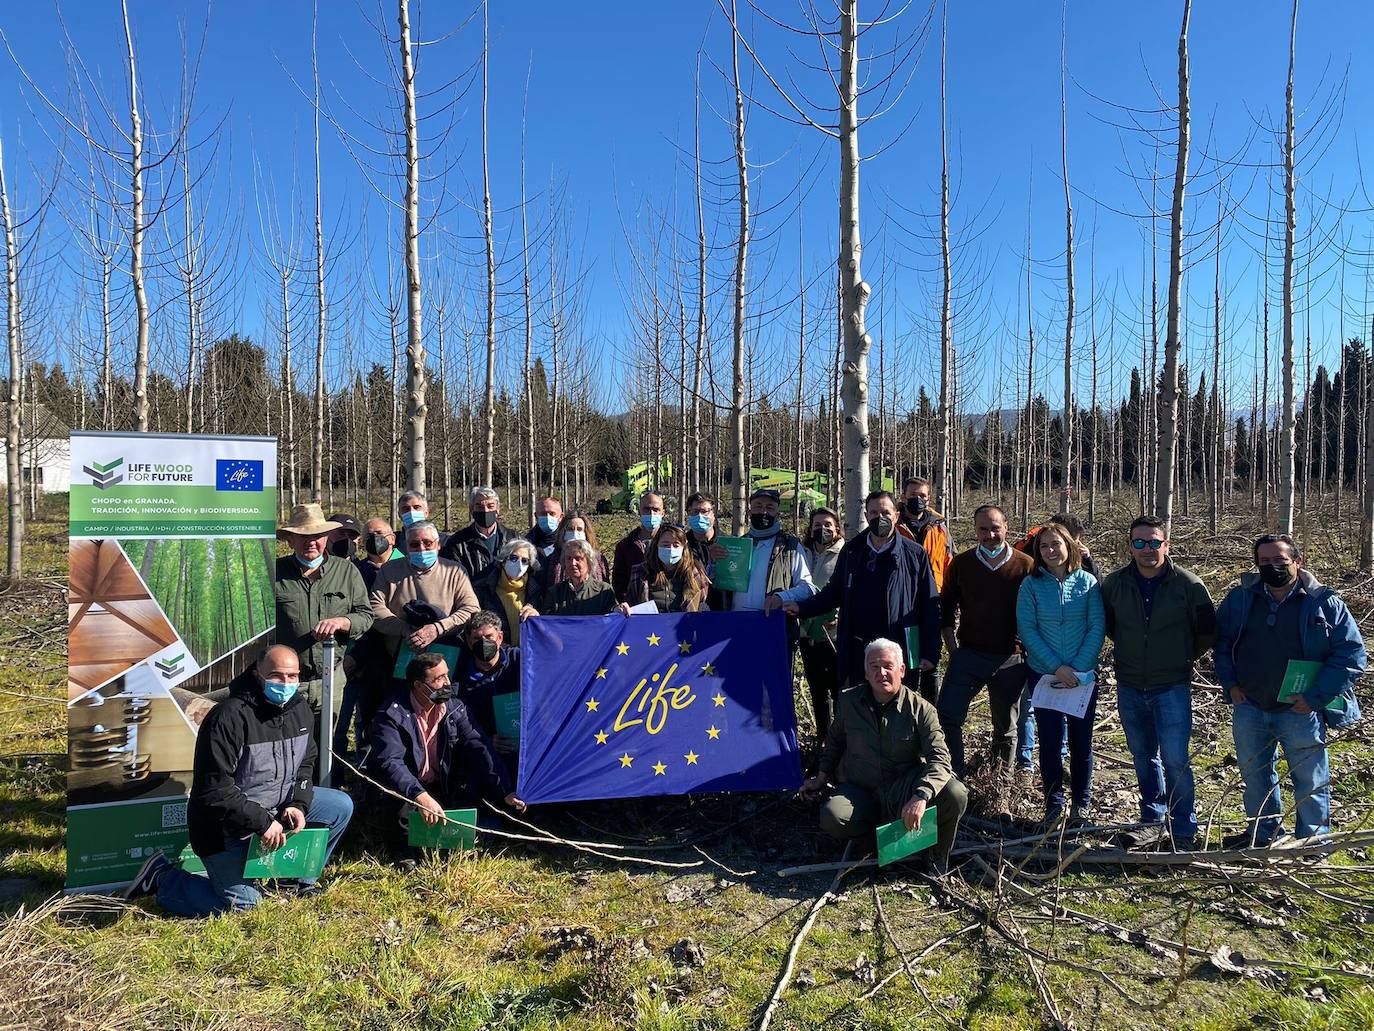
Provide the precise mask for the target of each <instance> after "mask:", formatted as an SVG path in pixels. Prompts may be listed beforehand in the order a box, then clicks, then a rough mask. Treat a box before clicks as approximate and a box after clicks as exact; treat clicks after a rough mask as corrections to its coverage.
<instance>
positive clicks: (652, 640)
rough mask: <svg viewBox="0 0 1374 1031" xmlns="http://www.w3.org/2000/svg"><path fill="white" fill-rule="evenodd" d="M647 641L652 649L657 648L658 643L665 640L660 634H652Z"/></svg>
mask: <svg viewBox="0 0 1374 1031" xmlns="http://www.w3.org/2000/svg"><path fill="white" fill-rule="evenodd" d="M646 640H647V641H648V642H649V647H650V648H657V647H658V642H659V641H661V640H663V638H661V637H659V636H658V634H650V635H649V636H648V637H647V638H646Z"/></svg>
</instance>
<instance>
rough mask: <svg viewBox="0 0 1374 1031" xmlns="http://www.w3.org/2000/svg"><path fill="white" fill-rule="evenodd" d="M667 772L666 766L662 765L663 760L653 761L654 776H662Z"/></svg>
mask: <svg viewBox="0 0 1374 1031" xmlns="http://www.w3.org/2000/svg"><path fill="white" fill-rule="evenodd" d="M667 772H668V767H666V766H664V765H663V762H662V761H661V760H660V761H659V762H656V763H654V776H655V777H662V776H664V775H665V774H667Z"/></svg>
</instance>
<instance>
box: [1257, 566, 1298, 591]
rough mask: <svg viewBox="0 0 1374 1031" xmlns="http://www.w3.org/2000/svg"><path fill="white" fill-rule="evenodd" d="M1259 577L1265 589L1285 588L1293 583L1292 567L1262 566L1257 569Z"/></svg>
mask: <svg viewBox="0 0 1374 1031" xmlns="http://www.w3.org/2000/svg"><path fill="white" fill-rule="evenodd" d="M1259 575H1260V579H1261V580H1263V581H1264V583H1265V586H1266V587H1287V586H1288V585H1289V584H1291V583H1292V582H1293V567H1292V566H1276V565H1272V564H1270V565H1263V566H1260V567H1259Z"/></svg>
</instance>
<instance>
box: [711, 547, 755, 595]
mask: <svg viewBox="0 0 1374 1031" xmlns="http://www.w3.org/2000/svg"><path fill="white" fill-rule="evenodd" d="M715 542H716V543H717V544H719V545H720V546H721V547H722V548H724V549H725V557H724V558H718V559H716V563H715V565H714V566H713V567H712V572H711V582H712V583H713V584H715V585H716V587H718V588H720V589H721V590H722V591H747V590H749V574H750V573H751V572H752V571H753V568H754V539H753V538H752V537H717V538H716V541H715Z"/></svg>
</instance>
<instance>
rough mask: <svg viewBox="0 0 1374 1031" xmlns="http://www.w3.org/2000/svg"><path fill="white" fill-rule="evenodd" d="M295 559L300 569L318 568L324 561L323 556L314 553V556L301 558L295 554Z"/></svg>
mask: <svg viewBox="0 0 1374 1031" xmlns="http://www.w3.org/2000/svg"><path fill="white" fill-rule="evenodd" d="M296 561H297V562H299V563H300V566H301V568H302V569H319V568H320V563H321V562H323V561H324V556H323V555H316V556H315V557H314V558H301V557H300V556H299V555H297V556H296Z"/></svg>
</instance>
